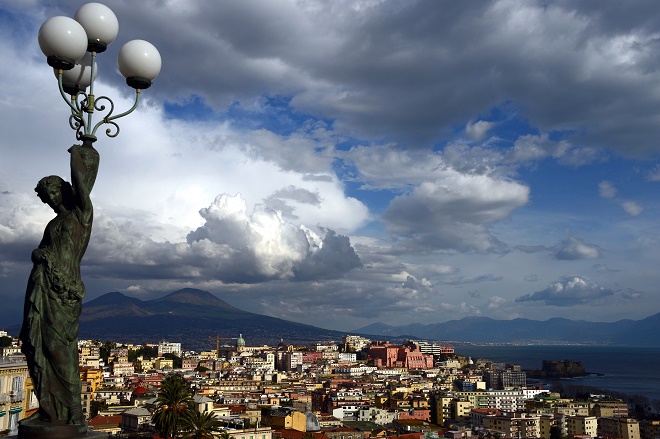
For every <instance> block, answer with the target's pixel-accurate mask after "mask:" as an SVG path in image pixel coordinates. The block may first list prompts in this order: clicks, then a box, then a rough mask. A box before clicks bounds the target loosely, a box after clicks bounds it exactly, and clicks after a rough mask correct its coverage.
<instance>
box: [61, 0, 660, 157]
mask: <svg viewBox="0 0 660 439" xmlns="http://www.w3.org/2000/svg"><path fill="white" fill-rule="evenodd" d="M68 7H71V6H70V5H67V8H68ZM112 7H113V9H114V10H115V12H116V13H117V15H118V16H119V17H120V19H121V20H120V21H121V22H122V32H125V34H123V36H122V38H126V39H132V38H145V37H146V36H149V37H148V38H147V39H150V40H152V41H153V42H154V43H155V44H156V46H158V47H159V49H160V50H161V52H162V53H163V55H164V57H165V58H166V59H168V60H171V61H170V62H167V63H165V64H164V66H163V71H162V73H161V76H160V78H157V81H158V87H157V89H155V90H153V93H154V95H158V96H160V97H161V98H162V99H166V100H171V99H176V98H177V97H178V98H181V99H185V98H187V97H189V96H191V95H197V96H201V97H202V98H203V99H204V100H206V101H207V103H208V104H210V105H212V106H213V107H215V108H216V109H219V110H222V109H224V108H226V106H228V105H230V104H232V103H235V102H242V103H244V104H248V105H250V103H251V102H254V100H255V98H256V97H259V96H262V95H266V96H289V97H291V98H292V99H291V104H292V105H293V106H294V107H295V108H297V109H299V110H302V111H305V112H309V113H311V114H315V115H323V116H324V117H329V118H332V119H335V120H336V124H337V127H344V128H346V129H350V130H353V131H356V132H359V133H362V134H363V135H365V136H371V137H377V138H382V137H393V138H396V139H399V140H401V141H403V142H404V143H408V144H409V145H411V146H415V145H419V144H423V143H424V142H428V141H429V140H433V139H437V138H439V137H440V136H442V135H443V134H447V133H448V132H449V130H451V126H452V125H454V124H456V123H459V124H463V123H464V121H465V120H474V119H475V118H476V117H478V116H479V115H480V114H484V113H487V112H489V111H490V110H491V109H492V108H493V107H494V106H499V105H507V106H508V107H509V108H513V109H514V111H518V112H520V113H521V115H522V116H523V117H525V118H528V119H529V120H530V121H531V123H532V124H533V125H534V126H536V127H537V128H539V129H540V130H541V131H552V130H560V131H573V132H575V133H576V134H575V136H573V137H572V138H573V140H574V141H575V142H579V143H585V144H588V145H595V146H605V147H611V148H615V149H617V150H618V151H619V152H620V153H624V154H637V155H639V154H649V153H651V152H653V151H657V150H658V146H657V142H656V141H655V139H657V138H658V137H659V134H660V124H658V120H659V119H660V110H658V108H659V106H658V101H657V97H656V96H657V93H653V92H650V91H652V90H656V89H657V87H658V86H657V84H658V83H659V82H660V81H658V75H659V73H658V64H659V62H658V59H660V56H659V55H660V46H659V45H658V44H657V29H658V27H659V25H658V23H659V22H660V10H659V8H657V7H654V5H652V3H648V4H644V3H639V2H638V3H636V4H635V7H634V8H632V7H630V8H629V7H628V6H626V5H625V4H616V2H606V5H605V6H603V4H602V3H601V2H597V3H596V2H585V3H582V2H581V3H579V4H576V3H574V2H551V3H546V4H544V3H541V2H510V1H504V0H503V1H494V2H481V3H477V4H475V3H466V2H446V1H432V0H427V1H424V0H420V1H388V2H378V3H362V4H356V3H352V2H306V3H294V2H286V1H283V2H277V3H273V2H265V1H258V0H253V1H242V2H220V3H217V2H185V4H184V3H183V2H174V1H164V2H161V3H160V4H159V7H158V8H154V6H153V2H137V3H136V2H128V1H117V2H113V4H112ZM74 10H75V8H74V7H72V10H71V11H64V12H68V13H73V11H74ZM48 12H51V11H48ZM57 12H58V13H62V12H63V11H62V10H58V11H57ZM622 17H623V18H624V19H623V20H621V18H622ZM329 18H331V19H329ZM118 48H119V47H111V49H110V50H109V52H110V53H114V52H115V51H117V50H118ZM107 58H108V59H114V57H112V56H109V57H107ZM104 62H105V61H104ZM110 80H113V79H110ZM150 92H151V91H150ZM475 123H476V122H475ZM471 126H472V128H473V129H472V130H471V131H470V132H471V133H472V134H471V135H472V136H473V137H474V136H477V137H480V136H481V135H483V132H484V130H485V129H486V128H487V127H483V126H481V127H479V126H478V125H474V124H473V125H471ZM476 128H479V129H478V130H476ZM475 130H476V131H475Z"/></svg>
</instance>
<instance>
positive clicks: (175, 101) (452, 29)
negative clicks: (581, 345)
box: [0, 0, 660, 330]
mask: <svg viewBox="0 0 660 439" xmlns="http://www.w3.org/2000/svg"><path fill="white" fill-rule="evenodd" d="M84 3H85V2H83V1H78V0H75V1H64V0H50V1H47V2H46V1H36V0H32V1H22V0H21V1H19V0H2V1H0V56H1V57H2V59H3V60H4V65H5V80H4V87H3V91H2V94H1V95H0V114H1V116H2V117H1V118H0V127H1V129H2V137H1V138H0V300H2V301H3V306H2V307H1V309H0V324H1V325H9V324H14V323H18V322H20V319H21V309H22V302H23V296H24V292H25V284H26V280H27V277H28V274H29V272H30V269H31V263H30V252H31V250H32V249H33V248H35V247H36V246H37V245H38V243H39V241H40V239H41V235H42V233H43V229H44V226H45V225H46V224H47V222H48V221H49V220H50V219H51V218H52V217H53V212H52V210H50V209H49V208H48V207H47V206H46V205H44V204H42V203H41V202H40V201H39V199H38V198H37V196H36V194H35V193H34V191H33V188H34V187H35V185H36V183H37V181H38V180H39V179H40V178H41V177H43V176H46V175H52V174H56V175H60V176H62V177H64V178H65V179H67V180H68V179H69V178H70V177H69V161H68V160H69V157H68V156H69V154H68V153H67V149H68V148H69V147H70V146H71V144H73V143H75V134H74V132H73V130H71V129H70V128H69V125H68V107H67V105H66V104H65V103H64V102H63V101H62V98H61V97H60V95H59V92H58V90H57V83H56V80H55V77H54V75H53V72H52V69H51V68H50V67H49V66H48V65H47V64H46V60H45V57H44V55H43V54H42V53H41V51H40V49H39V46H38V43H37V32H38V29H39V27H40V26H41V24H42V23H43V21H44V20H45V19H47V18H49V17H51V16H55V15H66V16H71V17H72V16H73V15H74V14H75V12H76V10H77V9H78V7H79V6H81V5H82V4H84ZM106 4H107V5H108V6H109V7H111V8H112V9H113V11H114V12H115V14H116V15H117V17H118V19H119V24H120V30H119V36H118V37H117V40H116V41H115V42H114V43H113V44H112V45H110V47H109V49H108V51H107V52H105V53H103V54H101V55H100V56H99V59H98V61H99V67H100V73H99V76H98V80H97V85H96V90H95V92H96V95H97V96H98V95H106V96H108V97H110V98H111V99H112V100H113V101H114V102H115V104H116V108H117V109H118V111H124V109H127V108H129V107H130V106H131V105H132V100H133V95H132V89H129V88H128V87H127V86H126V85H125V83H124V80H123V78H122V77H121V75H120V74H119V73H118V70H117V67H116V57H117V53H118V51H119V48H120V47H121V46H122V45H123V44H124V43H125V42H127V41H129V40H132V39H136V38H140V39H145V40H148V41H150V42H152V43H153V44H154V45H155V46H156V47H158V49H159V50H160V53H161V56H162V59H163V68H162V71H161V73H160V75H159V76H158V78H156V80H155V81H154V84H153V86H152V87H151V88H149V89H148V90H146V91H144V92H143V94H142V95H143V100H142V102H141V104H140V106H139V108H138V110H137V111H136V112H135V113H133V114H131V115H130V116H128V117H126V118H123V119H120V120H118V123H119V126H120V129H121V131H120V133H119V135H118V136H117V137H116V138H108V137H106V136H105V135H104V134H103V133H102V130H100V131H99V140H98V141H97V142H96V144H95V146H96V147H97V149H98V150H99V152H100V154H101V168H100V171H99V176H98V179H97V181H96V185H95V187H94V192H93V193H92V199H93V201H94V205H95V224H94V231H93V234H92V240H91V243H90V246H89V249H88V251H87V254H86V256H85V259H84V261H83V267H82V269H83V279H84V281H85V284H86V286H87V296H86V300H90V299H93V298H95V297H98V296H100V295H102V294H104V293H107V292H110V291H121V292H123V293H125V294H127V295H130V296H133V297H139V298H142V299H150V298H155V297H160V296H162V295H164V294H166V293H170V292H172V291H174V290H176V289H178V288H182V287H195V288H201V289H204V290H207V291H210V292H212V293H214V294H215V295H217V296H218V297H220V298H222V299H224V300H226V301H227V302H228V303H230V304H232V305H234V306H237V307H239V308H242V309H245V310H248V311H252V312H256V313H261V314H268V315H272V316H276V317H281V318H285V319H288V320H294V321H298V322H303V323H308V324H313V325H316V326H320V327H324V328H330V329H339V330H350V329H355V328H358V327H361V326H364V325H367V324H369V323H373V322H378V321H380V322H384V323H388V324H391V325H399V324H408V323H415V322H417V323H436V322H444V321H447V320H453V319H460V318H463V317H465V316H475V315H478V316H487V317H492V318H497V319H510V318H516V317H524V318H530V319H535V320H546V319H548V318H551V317H566V318H571V319H584V320H590V321H615V320H619V319H624V318H629V319H642V318H645V317H647V316H649V315H651V314H654V313H656V312H658V311H660V290H659V289H658V288H659V287H658V285H660V270H659V267H660V251H658V248H660V227H659V224H660V198H659V197H658V194H659V193H660V160H659V158H660V73H659V66H660V64H659V60H660V8H658V7H657V3H656V2H653V1H645V2H642V1H640V2H620V1H604V2H602V1H584V2H579V3H576V2H573V1H568V0H567V1H551V2H547V1H543V2H541V1H538V2H535V1H525V2H522V1H521V2H515V1H505V0H502V1H492V2H450V1H412V0H405V1H395V0H393V1H380V0H364V1H340V0H337V1H332V2H327V1H314V0H278V1H258V0H243V1H213V2H211V1H202V0H151V1H140V2H135V1H132V0H108V1H107V2H106Z"/></svg>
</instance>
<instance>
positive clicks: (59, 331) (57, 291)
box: [19, 140, 99, 438]
mask: <svg viewBox="0 0 660 439" xmlns="http://www.w3.org/2000/svg"><path fill="white" fill-rule="evenodd" d="M69 153H70V154H71V184H69V183H68V182H66V181H64V180H63V179H62V178H60V177H58V176H50V177H44V178H42V179H41V181H39V184H38V185H37V187H36V188H35V191H36V192H37V195H38V197H39V198H40V199H41V201H43V202H44V203H46V204H48V205H49V206H50V207H51V208H52V209H53V210H54V211H55V213H56V214H57V216H56V217H55V218H53V219H52V220H51V221H50V222H49V223H48V225H47V226H46V229H45V231H44V236H43V239H42V240H41V243H40V244H39V247H38V248H36V249H35V250H34V251H33V252H32V262H33V264H34V266H33V268H32V272H31V273H30V278H29V280H28V285H27V292H26V294H25V309H24V315H23V327H22V329H21V333H20V336H19V338H20V339H21V342H22V351H23V353H24V354H25V356H26V358H27V363H28V368H29V371H30V376H31V378H32V381H33V383H34V388H35V391H36V394H37V398H38V399H39V410H38V412H37V413H35V414H34V415H33V416H30V417H29V418H26V419H24V420H22V421H21V422H20V427H19V438H21V437H25V438H27V437H30V438H38V437H48V438H55V437H58V436H61V437H76V436H84V435H85V434H86V430H87V425H86V423H85V417H84V416H83V413H82V405H81V401H80V393H81V383H80V377H79V374H78V327H79V320H78V318H79V316H80V312H81V310H82V298H83V296H84V295H85V286H84V284H83V282H82V280H81V278H80V262H81V260H82V257H83V255H84V254H85V250H86V249H87V244H88V243H89V238H90V235H91V232H92V217H93V209H92V202H91V200H90V193H91V191H92V187H93V186H94V181H95V180H96V174H97V172H98V167H99V154H98V152H97V151H96V149H94V147H93V146H92V142H91V141H88V140H85V141H84V142H83V144H82V145H74V146H72V147H71V148H70V149H69Z"/></svg>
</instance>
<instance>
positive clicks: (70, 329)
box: [18, 3, 161, 439]
mask: <svg viewBox="0 0 660 439" xmlns="http://www.w3.org/2000/svg"><path fill="white" fill-rule="evenodd" d="M118 30H119V24H118V22H117V17H116V16H115V14H114V13H113V12H112V11H111V10H110V9H109V8H108V7H107V6H105V5H102V4H100V3H88V4H86V5H83V6H82V7H81V8H80V9H79V10H78V12H77V13H76V15H75V18H74V19H72V18H69V17H61V16H60V17H53V18H50V19H48V20H46V22H44V24H43V25H42V26H41V29H40V30H39V46H40V47H41V50H42V51H43V53H44V55H46V57H47V61H48V64H49V65H50V66H51V67H53V69H54V70H55V76H56V77H57V83H58V86H59V89H60V94H61V95H62V98H63V99H64V101H65V102H66V103H67V105H68V106H69V108H70V110H71V115H70V116H69V125H70V126H71V128H73V129H74V130H75V131H76V139H77V140H79V141H82V145H74V146H72V147H71V148H69V153H70V155H71V157H70V161H71V183H69V182H66V181H64V180H63V179H62V178H60V177H58V176H53V175H51V176H48V177H44V178H42V179H41V180H40V181H39V184H38V185H37V187H36V188H35V191H36V192H37V195H38V196H39V198H40V199H41V200H42V201H43V202H44V203H46V204H48V205H49V206H50V207H51V208H52V209H53V210H54V211H55V213H56V217H55V218H53V219H52V220H51V221H50V222H49V223H48V225H47V226H46V229H45V230H44V236H43V239H42V240H41V243H40V244H39V247H38V248H36V249H35V250H34V251H33V252H32V262H33V264H34V265H33V268H32V272H31V273H30V278H29V279H28V285H27V291H26V294H25V307H24V315H23V327H22V328H21V333H20V335H19V338H20V339H21V342H22V347H21V349H22V351H23V353H24V354H25V357H26V359H27V363H28V368H29V370H30V376H31V378H32V381H33V383H34V389H35V391H36V394H37V398H38V399H39V410H38V411H37V412H36V413H35V414H33V415H32V416H30V417H28V418H26V419H23V420H22V421H20V425H19V428H18V437H19V438H21V439H22V438H25V439H28V438H29V439H40V438H48V439H68V438H79V437H95V436H96V434H94V433H93V432H87V424H86V421H85V414H84V413H83V411H82V404H81V400H80V398H81V383H80V377H79V375H78V327H79V321H78V317H79V316H80V312H81V310H82V298H83V296H84V294H85V286H84V284H83V282H82V279H81V277H80V262H81V260H82V257H83V255H84V253H85V250H86V249H87V244H88V243H89V238H90V236H91V230H92V222H93V207H92V203H91V200H90V193H91V191H92V187H93V186H94V181H95V180H96V174H97V171H98V165H99V154H98V152H97V151H96V149H94V147H93V143H94V142H95V141H96V131H97V130H98V128H99V127H100V126H101V125H104V124H108V125H110V126H109V127H108V128H107V129H106V131H105V132H106V134H107V135H108V136H109V137H116V136H117V135H118V134H119V125H117V123H116V122H115V121H116V120H117V119H119V118H121V117H124V116H126V115H128V114H130V113H131V112H133V110H135V108H137V105H138V102H139V99H140V92H141V91H142V90H144V89H146V88H148V87H150V86H151V81H153V79H154V78H155V77H156V76H157V75H158V73H159V72H160V67H161V59H160V54H159V53H158V50H156V48H155V47H154V46H153V45H151V44H150V43H148V42H146V41H143V40H133V41H129V42H128V43H126V44H125V45H124V46H123V47H122V48H121V50H120V51H119V59H118V65H119V70H120V72H121V73H122V75H124V77H125V78H126V83H127V84H128V85H129V86H130V87H132V88H134V89H135V103H134V104H133V106H132V107H131V108H130V109H129V110H127V111H125V112H123V113H119V114H114V110H115V106H114V103H113V102H112V100H110V99H109V98H108V97H106V96H100V97H96V96H95V95H94V81H95V79H96V75H97V65H96V57H97V55H98V54H99V53H102V52H104V51H105V50H106V48H107V47H108V45H109V44H110V43H112V42H113V41H114V40H115V38H116V36H117V33H118ZM88 88H89V91H87V89H88ZM96 112H99V113H102V115H101V117H100V119H99V120H98V121H96V122H95V121H94V115H95V114H96Z"/></svg>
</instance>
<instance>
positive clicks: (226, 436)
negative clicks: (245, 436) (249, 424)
mask: <svg viewBox="0 0 660 439" xmlns="http://www.w3.org/2000/svg"><path fill="white" fill-rule="evenodd" d="M219 438H220V439H232V437H231V434H229V432H228V431H223V432H222V433H220V436H219Z"/></svg>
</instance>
